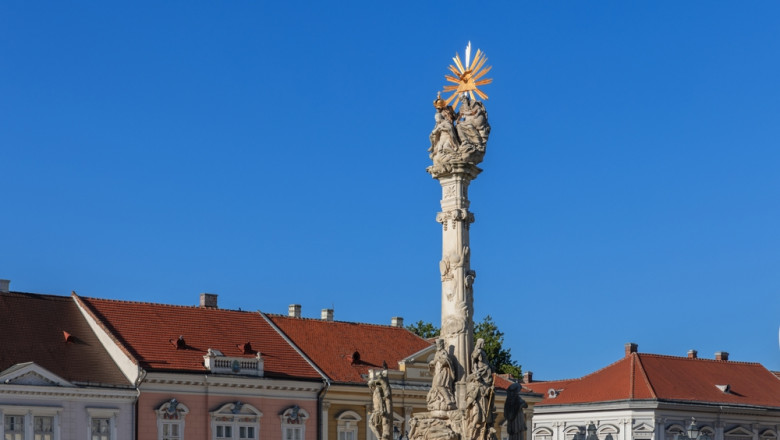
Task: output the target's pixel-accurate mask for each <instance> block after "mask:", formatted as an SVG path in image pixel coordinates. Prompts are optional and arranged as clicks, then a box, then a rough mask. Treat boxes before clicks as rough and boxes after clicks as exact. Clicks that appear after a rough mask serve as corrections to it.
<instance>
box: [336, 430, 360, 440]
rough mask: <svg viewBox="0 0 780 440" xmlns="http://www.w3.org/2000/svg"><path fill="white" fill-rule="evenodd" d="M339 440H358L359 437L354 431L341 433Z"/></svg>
mask: <svg viewBox="0 0 780 440" xmlns="http://www.w3.org/2000/svg"><path fill="white" fill-rule="evenodd" d="M339 440H357V436H356V435H355V431H354V430H349V431H340V432H339Z"/></svg>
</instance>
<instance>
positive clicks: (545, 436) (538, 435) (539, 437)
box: [533, 428, 553, 440]
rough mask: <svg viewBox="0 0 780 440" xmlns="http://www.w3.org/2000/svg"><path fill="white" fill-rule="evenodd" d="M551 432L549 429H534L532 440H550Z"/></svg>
mask: <svg viewBox="0 0 780 440" xmlns="http://www.w3.org/2000/svg"><path fill="white" fill-rule="evenodd" d="M552 438H553V432H552V430H551V429H550V428H536V429H535V430H534V431H533V440H552Z"/></svg>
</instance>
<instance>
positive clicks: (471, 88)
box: [444, 41, 493, 108]
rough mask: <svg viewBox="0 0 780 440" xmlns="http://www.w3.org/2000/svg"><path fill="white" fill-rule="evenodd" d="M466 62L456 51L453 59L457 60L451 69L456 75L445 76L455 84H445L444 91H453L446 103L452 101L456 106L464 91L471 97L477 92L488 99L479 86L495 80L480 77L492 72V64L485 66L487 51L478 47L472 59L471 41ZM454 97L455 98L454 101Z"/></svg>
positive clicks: (453, 105)
mask: <svg viewBox="0 0 780 440" xmlns="http://www.w3.org/2000/svg"><path fill="white" fill-rule="evenodd" d="M465 55H466V57H465V58H466V62H465V63H464V62H462V61H461V59H460V55H458V54H457V53H455V57H454V58H453V59H452V61H453V62H455V65H454V66H453V65H452V64H450V66H449V69H450V71H451V72H452V73H454V74H455V75H456V76H452V75H444V78H445V79H446V80H447V81H449V82H451V83H455V85H445V86H444V92H445V93H446V92H452V95H450V97H449V98H447V101H446V104H447V105H449V104H450V103H452V107H453V108H455V107H457V106H458V103H459V102H460V97H461V96H462V94H463V93H468V94H469V96H470V97H471V99H472V100H473V99H474V94H475V93H476V94H477V96H479V97H480V98H482V99H488V96H487V95H486V94H485V93H484V92H483V91H482V90H479V86H484V85H486V84H490V83H492V82H493V79H492V78H485V79H480V78H482V77H483V76H485V74H486V73H488V72H490V69H491V68H492V66H487V67H484V65H485V62H486V61H487V57H486V56H485V53H484V52H482V51H481V50H479V49H477V53H476V54H475V55H474V59H473V60H472V59H471V42H470V41H469V44H468V45H467V46H466V53H465ZM483 67H484V68H483ZM453 99H454V100H455V101H454V102H453Z"/></svg>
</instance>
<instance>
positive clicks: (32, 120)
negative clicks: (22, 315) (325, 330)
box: [0, 0, 780, 379]
mask: <svg viewBox="0 0 780 440" xmlns="http://www.w3.org/2000/svg"><path fill="white" fill-rule="evenodd" d="M486 3H487V4H483V3H481V2H480V3H478V2H462V1H455V2H433V1H431V2H427V1H415V2H366V1H359V2H358V1H355V2H311V3H309V4H307V3H296V2H262V1H252V2H250V1H235V2H206V1H200V2H199V1H186V2H185V1H166V2H147V3H142V2H133V3H132V4H125V5H120V4H117V3H116V2H57V1H52V2H48V3H45V2H34V1H3V2H0V164H1V168H0V170H2V171H1V173H2V174H0V176H2V184H1V186H0V188H2V189H1V190H0V194H1V195H2V199H1V200H2V205H1V206H2V207H1V208H0V209H2V211H1V213H2V215H0V278H9V279H11V280H12V282H11V288H12V290H20V291H31V292H39V293H52V294H61V295H67V294H69V293H70V291H71V290H75V291H76V292H77V293H78V294H80V295H83V296H97V297H103V298H116V299H125V300H133V301H153V302H163V303H172V304H184V305H192V304H196V303H197V299H198V294H199V293H200V292H213V293H217V294H219V303H220V305H221V306H222V307H225V308H235V309H237V308H242V309H244V310H256V309H260V310H263V311H265V312H271V313H286V310H287V305H288V304H291V303H300V304H302V305H303V315H304V316H308V317H319V313H320V309H322V308H330V307H333V308H334V309H335V317H336V319H339V320H351V321H365V322H373V323H388V324H389V322H390V318H391V316H403V317H404V318H405V319H406V321H407V322H413V321H417V320H425V321H433V322H438V321H439V319H440V280H439V268H438V262H439V259H440V253H441V247H440V246H441V244H440V242H441V232H440V225H439V224H438V223H436V222H435V215H436V212H437V211H438V210H439V198H440V195H441V193H440V187H439V185H438V182H436V181H435V180H433V179H431V177H430V176H429V175H428V174H426V173H425V167H426V166H427V165H428V164H429V159H428V156H427V152H426V149H427V148H428V146H429V141H428V134H429V133H430V130H431V129H432V128H433V122H434V121H433V115H434V109H433V107H432V105H431V102H432V100H433V99H434V98H435V97H436V92H437V91H438V90H440V89H441V88H442V86H443V85H444V84H445V81H444V78H443V77H444V75H445V73H447V70H446V67H447V65H448V64H450V63H451V57H452V56H453V55H454V54H455V52H456V51H459V52H461V53H462V51H463V49H464V46H465V45H466V42H468V41H471V42H472V44H473V46H474V48H480V49H482V50H484V51H485V52H486V53H487V56H488V58H489V60H488V64H491V65H493V71H492V72H491V74H490V76H492V77H493V78H494V83H493V84H492V85H489V86H486V87H484V91H485V92H486V93H487V94H488V95H489V96H490V99H489V100H488V101H487V102H486V106H487V109H488V112H489V115H490V122H491V125H492V127H493V131H492V134H491V139H490V142H489V144H488V151H487V155H486V157H485V161H484V162H483V163H482V165H481V166H482V168H483V169H484V172H483V173H482V174H481V175H480V176H479V178H478V179H477V180H475V181H474V182H473V183H472V185H471V191H470V197H471V200H472V204H471V208H472V211H473V212H474V213H475V215H476V219H477V221H476V223H475V224H474V225H473V226H472V229H471V231H472V236H471V239H472V266H473V268H474V269H475V270H476V271H477V273H478V276H477V280H476V282H475V303H476V318H477V319H481V318H482V317H483V316H485V315H486V314H490V315H491V316H492V317H493V318H494V320H495V321H496V322H497V324H498V325H499V327H500V329H501V330H503V331H504V332H505V333H506V335H505V338H506V343H507V345H508V346H509V347H510V348H511V350H512V355H513V357H514V358H515V359H517V360H518V361H519V362H520V363H521V364H522V366H523V368H524V369H526V370H532V371H533V372H534V373H535V377H536V378H541V379H553V378H565V377H576V376H580V375H583V374H586V373H588V372H591V371H593V370H595V369H597V368H600V367H603V366H605V365H607V364H609V363H611V362H613V361H616V360H617V359H619V358H620V357H621V356H622V355H623V344H624V343H626V342H629V341H631V342H636V343H638V344H639V350H640V351H641V352H652V353H662V354H672V355H682V356H684V355H685V353H686V351H687V350H688V349H697V350H699V354H700V356H701V357H710V358H711V357H712V356H713V354H714V352H715V351H720V350H725V351H728V352H730V353H731V358H732V359H734V360H740V361H757V362H761V363H763V364H764V365H766V366H767V367H768V368H770V369H774V370H780V349H778V326H780V203H779V202H780V173H778V169H779V168H780V151H778V147H779V146H780V123H779V122H780V86H779V84H780V82H779V81H778V79H779V78H780V75H779V73H780V27H779V26H778V23H780V3H778V2H775V1H755V2H725V1H722V2H721V1H695V0H692V1H685V2H679V1H652V2H651V1H622V0H621V1H555V2H553V1H525V2H486ZM159 325H165V324H164V323H159Z"/></svg>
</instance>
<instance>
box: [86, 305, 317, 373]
mask: <svg viewBox="0 0 780 440" xmlns="http://www.w3.org/2000/svg"><path fill="white" fill-rule="evenodd" d="M79 298H80V300H81V301H82V303H83V304H84V305H85V306H86V307H88V308H89V309H90V310H91V312H92V313H93V314H94V315H95V316H96V317H98V318H99V319H100V320H101V321H103V323H104V325H105V326H106V328H107V329H108V330H109V331H111V333H112V334H113V335H114V337H115V338H116V339H117V340H118V341H119V342H120V343H121V344H122V345H123V346H124V348H125V349H126V351H127V352H128V353H129V354H130V355H131V356H132V357H134V358H135V359H136V360H137V362H138V363H139V365H140V366H141V367H143V368H144V369H146V370H149V371H181V372H206V371H207V370H206V368H205V367H204V366H203V356H204V355H205V354H206V352H207V351H208V349H209V348H212V349H216V350H219V351H221V352H222V353H223V354H224V355H225V356H229V357H247V358H251V357H254V354H252V353H249V354H247V353H245V352H244V351H245V350H244V348H245V346H244V344H246V343H247V342H249V343H250V344H251V347H252V349H253V350H256V351H259V352H260V353H261V355H262V357H263V360H264V369H265V376H266V377H275V378H299V379H321V376H320V375H319V373H317V371H316V370H315V369H314V368H313V367H312V366H311V365H310V364H309V363H308V362H307V361H306V360H305V359H304V358H303V357H301V355H299V354H298V352H296V351H295V349H294V348H293V347H292V346H290V344H288V343H287V342H286V341H285V340H284V339H283V338H282V337H281V336H280V335H279V334H278V333H277V332H276V331H275V330H274V329H273V327H271V326H270V325H269V324H268V323H267V322H266V321H265V319H263V317H262V316H261V315H260V314H259V313H257V312H241V311H235V310H223V309H213V308H203V307H192V306H173V305H166V304H153V303H142V302H130V301H116V300H107V299H97V298H85V297H79ZM180 336H181V337H182V340H183V342H181V343H179V344H177V341H178V340H179V337H180ZM177 345H178V346H179V348H177Z"/></svg>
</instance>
